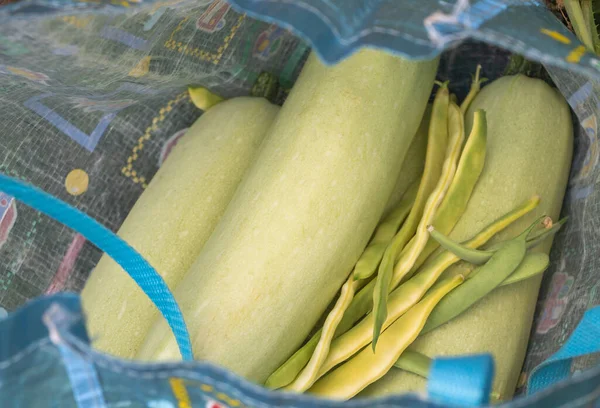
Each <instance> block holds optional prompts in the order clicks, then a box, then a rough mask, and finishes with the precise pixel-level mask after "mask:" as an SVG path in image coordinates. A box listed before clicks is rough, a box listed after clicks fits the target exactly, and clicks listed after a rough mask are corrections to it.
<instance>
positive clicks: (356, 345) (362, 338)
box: [319, 257, 449, 377]
mask: <svg viewBox="0 0 600 408" xmlns="http://www.w3.org/2000/svg"><path fill="white" fill-rule="evenodd" d="M444 261H445V259H444V257H436V258H435V260H433V261H432V262H429V263H427V264H426V265H425V266H424V267H423V269H422V270H421V271H419V273H417V274H416V275H415V276H413V277H412V278H411V279H409V280H408V281H406V282H404V283H403V284H402V285H400V286H399V287H398V288H396V289H395V290H393V291H392V292H391V293H390V296H389V299H388V305H387V307H388V317H387V319H386V321H385V323H384V324H383V326H382V330H385V329H387V328H388V327H389V326H390V325H391V324H392V323H394V322H395V321H396V320H397V319H398V318H400V317H401V316H402V315H403V314H404V313H406V311H407V310H409V309H410V308H411V307H412V306H413V305H415V304H416V303H417V302H418V301H419V300H421V298H422V297H423V296H424V295H425V293H427V291H428V290H429V289H430V288H431V287H432V286H433V284H434V283H435V282H436V281H437V279H438V278H439V276H440V275H441V274H442V273H443V272H444V271H445V270H446V269H447V268H448V266H449V265H448V262H444ZM373 320H374V314H373V313H369V314H368V315H366V316H365V317H364V319H362V320H361V321H360V322H358V323H357V324H356V325H355V326H354V327H352V328H351V329H350V330H348V331H346V332H345V333H343V334H341V335H340V336H339V337H337V338H336V339H335V340H333V342H332V343H331V347H330V349H329V354H328V355H327V358H326V359H325V361H324V362H323V365H322V366H321V370H320V371H319V377H321V376H322V375H324V374H325V373H327V372H328V371H329V370H331V369H332V368H333V367H335V366H336V365H338V364H340V363H342V362H343V361H345V360H347V359H348V358H350V357H352V355H354V354H355V353H357V352H358V351H360V350H361V349H362V348H363V347H364V346H366V345H368V344H369V343H371V342H372V340H373V330H372V328H373Z"/></svg>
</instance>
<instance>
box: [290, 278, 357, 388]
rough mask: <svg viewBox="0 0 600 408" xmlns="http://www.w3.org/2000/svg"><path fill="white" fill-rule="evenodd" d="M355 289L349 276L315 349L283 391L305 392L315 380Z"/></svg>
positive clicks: (328, 316)
mask: <svg viewBox="0 0 600 408" xmlns="http://www.w3.org/2000/svg"><path fill="white" fill-rule="evenodd" d="M355 289H356V283H355V282H354V279H352V276H350V277H349V278H348V280H347V281H346V283H344V285H343V286H342V290H341V293H340V297H339V298H338V300H337V302H336V303H335V306H334V308H333V310H332V311H331V312H330V313H329V315H327V319H326V320H325V324H324V325H323V328H322V329H321V337H320V340H319V342H318V343H317V346H316V347H315V351H314V352H313V355H312V357H311V358H310V360H309V362H308V364H307V365H306V367H304V370H302V372H301V373H300V375H298V377H297V378H296V379H295V380H294V382H293V383H291V384H290V385H288V386H287V387H286V388H285V390H289V391H297V392H302V391H306V390H307V389H308V388H309V387H310V386H311V385H313V384H314V382H315V381H316V380H317V378H318V377H317V374H318V372H319V369H320V368H321V366H322V365H323V362H324V361H325V359H326V357H327V356H328V353H329V346H330V344H331V340H332V339H333V335H334V333H335V330H336V328H337V326H338V324H339V322H340V320H342V316H343V315H344V311H345V310H346V308H347V307H348V305H349V304H350V302H351V301H352V297H353V296H354V291H355Z"/></svg>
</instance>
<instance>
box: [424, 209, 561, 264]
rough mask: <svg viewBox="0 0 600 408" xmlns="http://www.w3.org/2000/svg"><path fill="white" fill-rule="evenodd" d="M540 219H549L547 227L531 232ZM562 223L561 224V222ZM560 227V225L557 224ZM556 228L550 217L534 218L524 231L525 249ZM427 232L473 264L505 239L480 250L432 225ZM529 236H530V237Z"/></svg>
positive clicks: (488, 255)
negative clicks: (525, 232)
mask: <svg viewBox="0 0 600 408" xmlns="http://www.w3.org/2000/svg"><path fill="white" fill-rule="evenodd" d="M541 220H543V221H544V222H547V220H549V221H548V222H549V227H547V228H544V229H542V230H538V231H537V232H532V229H533V228H534V227H535V225H537V224H538V223H539V222H540V221H541ZM561 225H562V224H561ZM558 228H560V226H558ZM558 228H557V229H555V230H554V231H552V219H551V218H550V217H547V216H542V217H540V218H539V219H538V220H536V221H535V222H534V223H533V224H532V225H531V226H529V227H528V228H527V229H526V231H527V233H528V235H527V236H526V247H527V249H529V248H531V247H533V246H535V245H537V244H539V243H541V242H542V241H543V240H544V239H545V238H546V237H547V236H548V234H550V233H554V232H556V231H558ZM428 231H429V234H430V235H431V237H432V238H433V239H435V240H436V241H437V242H438V243H439V244H440V245H441V246H442V248H444V249H446V250H448V251H450V252H452V253H453V254H454V255H456V256H457V257H459V258H460V259H462V260H463V261H467V262H469V263H472V264H475V265H483V264H484V263H486V262H487V261H489V260H490V258H491V257H492V255H493V254H494V252H496V251H497V250H498V249H499V248H501V247H502V246H503V245H505V244H506V242H507V241H503V242H498V243H497V244H495V245H492V246H491V247H490V248H489V249H487V250H480V249H474V248H469V247H467V246H465V245H463V244H460V243H458V242H456V241H454V240H453V239H451V238H450V237H447V236H446V235H444V234H442V233H441V232H439V231H436V230H435V228H434V227H433V226H429V228H428ZM529 237H532V238H531V239H530V238H529Z"/></svg>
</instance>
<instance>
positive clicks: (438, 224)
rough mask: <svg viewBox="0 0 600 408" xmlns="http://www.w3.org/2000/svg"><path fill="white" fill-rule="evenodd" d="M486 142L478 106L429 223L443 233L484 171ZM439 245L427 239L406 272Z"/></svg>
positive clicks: (465, 201)
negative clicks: (457, 159) (444, 193)
mask: <svg viewBox="0 0 600 408" xmlns="http://www.w3.org/2000/svg"><path fill="white" fill-rule="evenodd" d="M486 146H487V121H486V116H485V112H484V111H483V110H477V111H475V114H474V117H473V128H472V130H471V133H470V134H469V137H468V139H467V142H466V143H465V147H464V148H463V151H462V153H461V155H460V160H459V162H458V166H457V168H456V174H455V175H454V179H453V180H452V184H450V187H449V188H448V192H447V193H446V195H445V196H444V199H443V200H442V203H441V204H440V206H439V208H438V209H437V211H436V214H435V218H434V221H433V224H432V225H433V226H434V227H435V228H436V230H438V231H440V232H441V233H442V234H449V233H450V232H451V231H452V229H453V228H454V226H455V225H456V223H457V222H458V220H459V219H460V217H461V216H462V215H463V213H464V212H465V210H466V208H467V204H468V203H469V199H470V198H471V194H472V193H473V189H474V188H475V185H476V184H477V180H479V176H480V175H481V172H482V171H483V167H484V164H485V157H486ZM438 246H439V245H438V243H437V241H435V240H434V239H430V240H428V241H427V245H425V248H423V251H422V252H421V254H420V255H419V257H418V258H417V261H416V262H415V265H414V266H413V268H412V270H411V271H410V272H409V274H408V275H407V276H412V274H414V272H416V270H417V269H418V268H419V267H420V266H421V265H423V263H424V262H425V261H426V260H427V258H428V257H429V255H431V254H432V253H433V252H434V251H435V250H436V249H437V248H438Z"/></svg>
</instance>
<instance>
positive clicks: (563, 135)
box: [360, 75, 573, 399]
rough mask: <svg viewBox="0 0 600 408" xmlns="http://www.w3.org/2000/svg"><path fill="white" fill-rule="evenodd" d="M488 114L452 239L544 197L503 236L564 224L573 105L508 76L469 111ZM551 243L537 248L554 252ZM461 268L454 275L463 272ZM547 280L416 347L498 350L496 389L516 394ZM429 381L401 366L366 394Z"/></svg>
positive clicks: (443, 351)
mask: <svg viewBox="0 0 600 408" xmlns="http://www.w3.org/2000/svg"><path fill="white" fill-rule="evenodd" d="M477 109H484V110H485V112H486V115H487V122H488V136H487V140H488V141H487V157H486V163H485V167H484V170H483V173H482V175H481V177H480V178H479V181H478V183H477V185H476V186H475V189H474V192H473V195H472V196H471V199H470V201H469V204H468V207H467V210H466V212H465V213H464V215H463V216H462V218H461V219H460V221H459V222H458V224H457V225H456V227H455V228H454V230H453V231H452V233H451V234H450V236H451V237H452V238H454V239H456V240H457V241H463V240H465V239H468V238H470V237H471V236H472V235H474V234H475V233H476V232H477V231H478V230H479V229H481V228H482V227H483V226H485V225H486V224H487V223H489V222H490V221H492V220H493V219H494V218H496V217H498V216H500V215H501V214H503V213H504V212H507V211H509V210H510V209H512V208H513V207H515V206H516V205H517V204H519V203H520V202H522V201H524V200H525V199H527V198H529V197H531V196H532V195H534V194H539V195H540V197H541V203H540V205H539V206H538V207H537V208H536V209H535V210H534V211H532V212H531V213H529V214H527V216H525V217H523V218H521V219H520V220H518V221H517V222H515V223H514V224H513V225H511V226H510V227H509V228H507V229H506V230H504V231H503V232H502V233H500V234H498V236H497V237H496V239H495V240H498V239H500V240H501V239H506V238H509V237H512V236H515V235H517V234H518V233H519V232H521V231H523V230H524V229H525V228H526V227H527V226H528V225H529V224H530V223H531V222H533V221H534V220H535V219H536V218H537V217H539V216H540V215H543V214H547V215H549V216H551V217H552V219H553V220H558V217H559V214H560V209H561V205H562V202H563V196H564V193H565V189H566V185H567V180H568V175H569V169H570V166H571V156H572V144H573V128H572V122H571V115H570V111H569V107H568V105H567V103H566V101H565V99H564V98H563V97H562V96H561V95H560V94H559V93H558V91H556V90H554V89H552V88H550V87H549V86H548V85H547V84H546V83H544V82H543V81H541V80H537V79H531V78H527V77H525V76H521V75H519V76H510V77H503V78H500V79H498V80H496V81H494V82H493V83H491V84H489V85H488V86H486V87H484V88H483V90H482V91H481V93H480V94H479V95H478V96H477V97H476V98H475V100H474V101H473V103H472V105H471V106H470V108H469V110H468V112H467V125H468V127H469V128H470V127H471V126H472V119H473V113H474V112H475V110H477ZM551 242H552V240H551V239H548V240H547V241H546V242H545V243H544V244H543V245H540V246H539V247H538V248H536V249H535V250H536V251H544V252H549V250H550V246H551ZM459 271H460V267H459V266H455V267H452V268H451V269H450V270H449V271H447V273H457V272H459ZM540 279H541V276H537V277H534V278H530V279H528V280H526V281H523V282H521V283H519V284H516V285H508V286H504V287H501V288H498V289H496V290H495V291H494V292H492V293H491V294H490V295H488V296H486V297H485V298H484V299H482V300H481V301H480V302H478V303H477V304H476V305H474V306H473V307H472V308H470V309H469V310H468V311H466V312H465V313H464V314H462V315H461V316H459V317H457V318H455V319H454V320H452V321H451V322H449V323H448V324H445V325H443V326H441V327H439V328H438V329H436V330H434V331H432V332H431V333H429V334H427V335H424V336H423V337H420V338H419V339H418V340H417V341H416V342H415V343H414V348H413V349H414V350H415V351H419V352H421V353H423V354H425V355H427V356H436V355H456V354H465V353H480V352H491V353H492V354H493V356H494V359H495V363H496V376H495V381H494V391H495V392H497V393H498V395H500V398H501V399H506V398H510V397H511V396H512V394H513V392H514V390H515V386H516V383H517V379H518V376H519V374H520V370H521V365H522V363H523V359H524V356H525V351H526V346H527V341H528V337H529V332H530V328H531V322H532V317H533V312H534V310H535V305H536V298H537V294H538V289H539V284H540ZM424 386H425V381H424V380H423V379H422V378H420V377H417V376H415V375H413V374H409V373H407V372H404V371H402V370H400V369H393V370H391V371H390V372H389V373H388V374H387V375H386V376H385V377H384V378H382V379H381V380H379V381H378V382H377V383H375V384H373V385H372V386H370V387H369V388H367V389H366V390H365V391H364V392H363V393H362V394H361V395H360V397H366V396H379V395H382V394H390V393H402V392H407V391H415V390H422V389H423V388H424Z"/></svg>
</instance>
